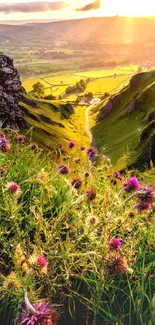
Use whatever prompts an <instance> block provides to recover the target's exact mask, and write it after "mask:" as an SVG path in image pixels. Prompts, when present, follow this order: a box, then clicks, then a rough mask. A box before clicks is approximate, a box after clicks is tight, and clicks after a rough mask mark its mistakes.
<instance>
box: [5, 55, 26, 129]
mask: <svg viewBox="0 0 155 325" xmlns="http://www.w3.org/2000/svg"><path fill="white" fill-rule="evenodd" d="M21 90H22V87H21V82H20V79H19V75H18V72H17V70H16V69H15V68H14V66H13V60H12V59H11V58H9V57H8V56H6V55H3V54H1V53H0V120H1V121H2V127H6V126H9V127H10V128H12V129H15V128H16V127H17V126H19V127H20V128H28V127H29V125H28V123H27V122H26V120H25V118H24V113H23V112H22V111H21V110H20V108H19V106H18V102H19V100H20V98H21Z"/></svg>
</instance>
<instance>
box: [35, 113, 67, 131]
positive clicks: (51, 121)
mask: <svg viewBox="0 0 155 325" xmlns="http://www.w3.org/2000/svg"><path fill="white" fill-rule="evenodd" d="M40 118H41V120H42V121H44V122H45V123H48V124H51V125H58V126H60V127H61V128H64V127H65V126H64V125H63V124H62V123H59V122H55V121H53V120H52V119H51V118H50V117H48V116H45V115H42V114H40Z"/></svg>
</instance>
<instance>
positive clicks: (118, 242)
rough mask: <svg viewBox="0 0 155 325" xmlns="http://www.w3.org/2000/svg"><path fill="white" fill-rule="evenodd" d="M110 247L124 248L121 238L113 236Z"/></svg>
mask: <svg viewBox="0 0 155 325" xmlns="http://www.w3.org/2000/svg"><path fill="white" fill-rule="evenodd" d="M109 247H110V248H112V249H121V248H122V242H121V240H120V239H119V238H112V239H111V240H110V241H109Z"/></svg>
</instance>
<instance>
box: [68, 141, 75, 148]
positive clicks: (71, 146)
mask: <svg viewBox="0 0 155 325" xmlns="http://www.w3.org/2000/svg"><path fill="white" fill-rule="evenodd" d="M74 147H75V142H74V141H70V143H69V148H70V149H72V148H74Z"/></svg>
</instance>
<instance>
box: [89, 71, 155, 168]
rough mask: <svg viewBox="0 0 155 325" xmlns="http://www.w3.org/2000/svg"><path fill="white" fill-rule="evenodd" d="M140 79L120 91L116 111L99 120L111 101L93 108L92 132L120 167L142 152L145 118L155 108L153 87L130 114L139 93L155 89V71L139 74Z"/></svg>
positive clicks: (101, 146) (132, 161) (115, 106)
mask: <svg viewBox="0 0 155 325" xmlns="http://www.w3.org/2000/svg"><path fill="white" fill-rule="evenodd" d="M136 79H137V81H136V85H135V86H134V87H133V89H131V87H130V84H129V85H128V86H126V88H125V89H123V90H122V93H121V92H120V93H121V100H120V102H119V104H118V105H114V108H113V111H112V113H111V114H110V115H109V116H107V117H105V118H104V119H103V120H102V121H101V122H97V117H98V114H99V112H100V111H101V109H102V108H103V107H104V105H105V104H106V102H107V101H103V102H101V103H99V104H97V105H96V106H94V107H93V108H92V110H91V112H90V114H91V125H92V132H93V135H94V137H95V139H96V141H97V146H98V148H99V149H100V150H101V149H102V148H105V153H106V154H108V155H110V157H111V159H112V162H113V163H114V164H115V165H116V166H118V167H120V168H122V167H124V166H125V165H126V164H128V165H130V164H133V163H135V162H136V161H137V159H138V158H139V157H140V155H141V154H142V146H141V144H140V145H139V146H138V147H137V145H138V143H139V141H140V136H141V133H142V131H143V129H144V128H145V127H146V124H145V123H144V120H146V119H147V117H148V115H149V114H150V113H151V112H153V111H154V110H155V109H154V105H155V95H154V91H152V93H151V94H150V95H149V96H148V98H146V99H145V100H144V101H143V103H142V104H141V106H140V107H139V108H138V109H136V110H134V111H133V112H132V113H131V115H127V110H128V107H129V106H130V104H131V103H132V102H133V101H135V99H136V98H138V96H140V95H142V94H143V93H144V92H145V91H146V90H147V88H150V89H151V87H153V89H154V80H155V73H154V72H149V73H142V74H139V75H137V76H136ZM117 93H118V92H116V94H117ZM122 157H123V158H122Z"/></svg>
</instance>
